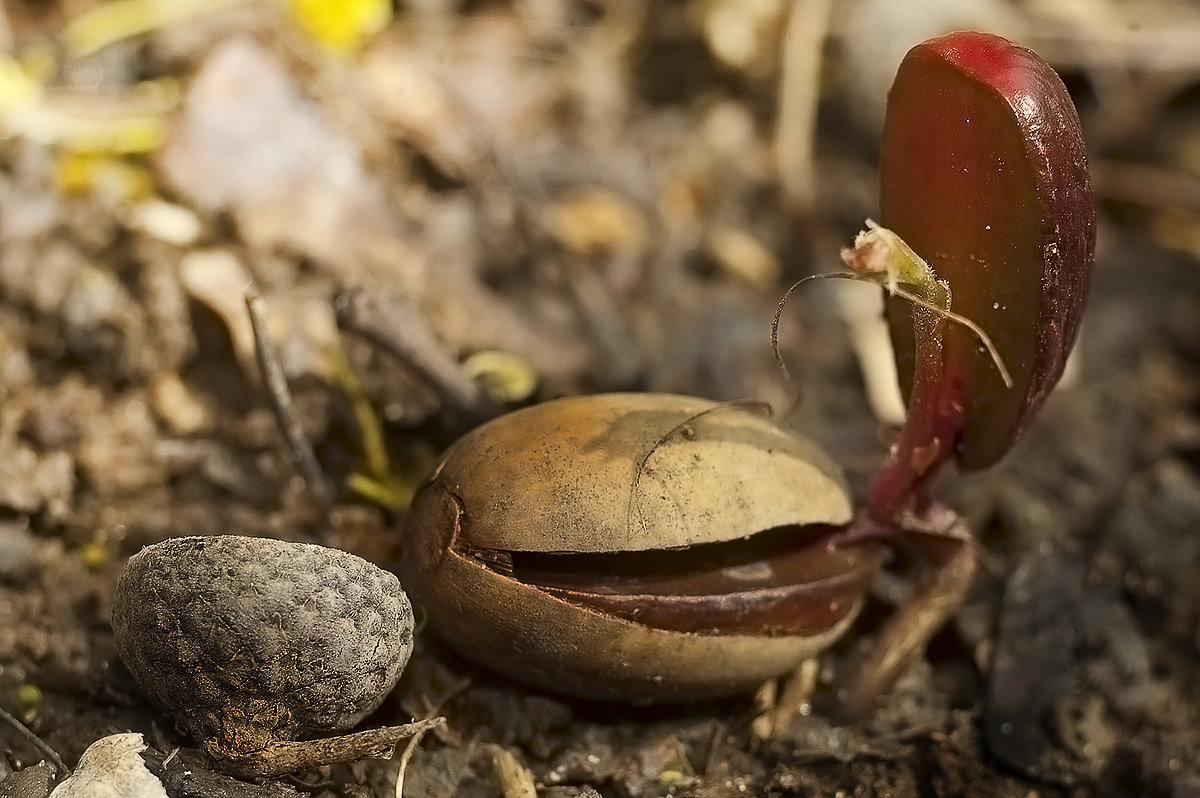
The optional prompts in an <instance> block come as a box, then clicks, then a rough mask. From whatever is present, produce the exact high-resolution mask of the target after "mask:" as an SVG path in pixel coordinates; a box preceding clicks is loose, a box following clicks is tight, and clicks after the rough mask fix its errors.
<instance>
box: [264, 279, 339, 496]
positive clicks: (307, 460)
mask: <svg viewBox="0 0 1200 798" xmlns="http://www.w3.org/2000/svg"><path fill="white" fill-rule="evenodd" d="M266 304H267V303H266V302H265V301H264V300H263V298H262V297H261V296H259V295H258V294H257V293H255V292H254V291H252V290H249V289H248V290H247V291H246V313H247V314H249V316H250V327H251V329H252V330H253V331H254V355H255V357H256V359H257V360H258V370H259V373H260V374H261V375H262V379H263V385H264V386H265V387H266V389H267V400H268V404H270V405H271V412H272V413H273V414H274V415H275V423H276V424H277V425H278V427H279V431H280V433H282V435H283V438H284V440H285V441H286V442H287V447H288V450H289V451H290V452H291V454H292V462H293V463H295V465H296V468H297V470H298V471H299V472H300V476H301V477H303V478H304V483H305V484H306V485H307V486H308V490H309V493H310V494H311V495H312V497H313V500H314V501H315V502H316V503H317V506H318V507H320V508H321V510H322V511H323V512H325V513H326V514H328V513H329V512H330V510H331V509H332V508H333V495H334V494H333V487H332V486H331V485H330V484H329V480H327V479H326V478H325V474H324V472H322V471H321V466H320V464H319V463H318V462H317V455H316V453H315V452H313V448H312V444H310V443H309V442H308V438H307V437H306V436H305V434H304V429H303V427H301V425H300V419H299V418H297V416H296V410H295V407H294V405H293V404H292V392H291V390H290V389H289V388H288V384H287V376H286V375H285V374H284V373H283V364H282V363H280V361H279V350H278V349H277V348H276V346H275V341H274V340H272V338H271V334H270V332H268V331H267V321H266Z"/></svg>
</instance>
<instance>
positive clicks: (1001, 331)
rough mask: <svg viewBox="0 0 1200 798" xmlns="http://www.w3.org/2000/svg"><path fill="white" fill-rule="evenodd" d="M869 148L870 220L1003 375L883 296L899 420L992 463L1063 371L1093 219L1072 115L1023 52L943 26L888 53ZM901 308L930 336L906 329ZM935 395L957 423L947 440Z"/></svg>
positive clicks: (1052, 79) (959, 332)
mask: <svg viewBox="0 0 1200 798" xmlns="http://www.w3.org/2000/svg"><path fill="white" fill-rule="evenodd" d="M881 160H882V163H881V171H880V174H881V178H880V205H881V222H882V223H883V225H884V226H885V227H887V228H890V229H891V230H893V231H895V232H896V233H897V234H899V235H900V237H901V238H903V239H904V241H906V242H907V243H908V245H909V246H911V247H912V249H913V250H914V251H915V252H916V253H917V254H919V255H920V256H921V257H922V258H924V259H925V260H926V261H928V263H929V265H930V266H931V267H932V268H933V271H934V272H935V273H936V275H937V277H938V278H940V279H941V280H945V281H946V282H948V283H949V286H950V289H951V294H952V300H951V301H952V306H953V310H954V312H955V313H957V314H960V315H961V316H965V317H966V318H968V319H970V320H971V321H973V322H974V323H975V324H977V325H978V326H979V327H980V328H982V330H984V331H986V333H987V334H988V336H990V338H991V340H992V341H993V342H994V343H995V346H996V348H997V350H998V351H999V354H1000V356H1001V358H1002V359H1003V362H1004V363H1005V365H1006V366H1007V367H1008V370H1009V371H1010V372H1011V374H1012V378H1013V382H1014V384H1013V386H1012V387H1011V388H1007V387H1006V386H1005V384H1004V382H1003V380H1002V378H1001V375H1000V372H999V370H998V369H997V368H996V364H995V363H994V361H993V358H992V356H991V355H990V354H989V353H988V351H987V350H986V348H985V347H984V346H983V345H982V343H981V341H980V338H979V336H978V335H977V334H975V333H973V332H972V331H970V330H968V329H966V328H964V327H963V326H962V325H954V324H947V323H946V322H945V320H944V319H940V320H939V319H933V318H928V317H926V318H924V319H922V318H920V317H921V316H922V315H923V314H928V311H927V310H922V309H920V308H916V309H914V308H913V307H912V306H911V305H910V304H907V303H905V302H904V301H903V300H899V299H896V298H893V299H891V300H889V308H888V316H889V323H890V325H891V330H892V337H893V341H894V342H895V345H896V353H897V354H896V360H897V365H898V367H899V372H900V375H901V382H902V385H903V388H904V391H905V393H906V395H908V398H909V416H910V424H914V423H915V424H917V425H921V424H925V425H926V426H928V427H929V429H930V433H929V434H930V436H931V437H936V436H942V437H943V439H942V440H940V441H932V440H931V441H930V442H929V446H928V447H927V448H928V450H929V451H935V450H941V449H946V447H947V446H952V449H951V450H949V451H948V452H947V456H952V457H954V458H955V459H957V460H958V462H959V464H960V465H961V466H963V467H965V468H981V467H984V466H988V465H991V464H992V463H994V462H995V461H996V460H998V459H1000V457H1002V456H1003V455H1004V453H1005V452H1006V451H1008V449H1009V447H1010V446H1011V445H1012V443H1013V441H1014V440H1015V439H1016V437H1017V435H1018V434H1019V433H1020V432H1021V430H1022V429H1023V428H1024V427H1025V426H1026V424H1027V423H1028V422H1029V420H1030V418H1031V417H1032V415H1033V414H1034V412H1035V411H1036V410H1037V409H1038V408H1039V407H1040V406H1041V404H1042V402H1043V400H1044V399H1045V398H1046V395H1047V394H1048V393H1049V392H1050V389H1051V388H1053V387H1054V384H1055V383H1056V382H1057V381H1058V379H1059V377H1060V376H1061V375H1062V370H1063V366H1064V364H1065V362H1066V358H1067V354H1068V353H1069V351H1070V349H1071V346H1072V344H1073V343H1074V341H1075V336H1076V333H1077V332H1078V329H1079V320H1080V317H1081V315H1082V313H1083V307H1084V301H1085V299H1086V295H1087V288H1088V282H1089V277H1090V274H1091V270H1092V258H1093V250H1094V248H1095V223H1096V211H1095V203H1094V198H1093V195H1092V187H1091V181H1090V178H1089V176H1088V170H1087V157H1086V153H1085V150H1084V144H1083V136H1082V133H1081V131H1080V127H1079V117H1078V115H1077V114H1076V112H1075V107H1074V106H1073V105H1072V103H1071V99H1070V97H1069V96H1068V94H1067V90H1066V88H1065V87H1064V86H1063V83H1062V81H1061V80H1060V79H1059V77H1058V75H1057V74H1055V72H1054V70H1053V69H1052V68H1051V67H1050V65H1049V64H1047V63H1046V62H1045V61H1044V60H1042V58H1041V57H1039V56H1038V55H1037V54H1036V53H1034V52H1033V51H1031V50H1028V49H1025V48H1023V47H1019V46H1017V45H1015V44H1013V43H1012V42H1010V41H1008V40H1006V39H1003V38H1000V37H998V36H993V35H990V34H984V33H971V32H961V33H952V34H950V35H947V36H943V37H940V38H937V39H931V40H929V41H927V42H924V43H922V44H919V45H917V46H916V47H914V48H913V49H912V50H911V51H909V53H908V55H907V56H906V57H905V58H904V61H903V63H901V65H900V69H899V71H898V72H897V74H896V79H895V82H894V83H893V85H892V90H891V93H890V94H889V96H888V106H887V117H886V122H885V125H884V134H883V147H882V155H881ZM914 321H915V322H916V326H917V328H922V329H923V330H924V331H925V332H924V333H923V334H924V335H929V334H930V332H929V331H930V330H933V331H935V334H936V335H938V336H940V341H936V342H933V343H930V342H928V341H926V342H921V343H919V342H918V341H917V339H916V337H915V336H914ZM939 344H940V346H939ZM950 408H952V409H953V413H951V415H954V416H956V417H957V418H956V419H955V421H954V422H953V425H957V435H956V437H955V439H954V440H952V441H947V440H945V439H944V437H945V435H946V432H947V429H946V428H947V422H946V418H947V417H948V415H947V414H948V413H950V411H949V410H948V409H950ZM938 413H940V414H941V417H942V421H940V422H937V421H933V422H930V421H922V419H928V418H931V417H933V416H935V415H937V414H938ZM908 432H912V430H909V431H908ZM951 434H952V435H953V434H954V430H951ZM906 437H907V438H909V439H910V441H912V440H914V438H913V436H912V435H906ZM910 448H914V451H915V450H916V449H917V448H924V447H920V446H914V447H910ZM916 470H918V471H921V470H924V469H922V468H918V469H916Z"/></svg>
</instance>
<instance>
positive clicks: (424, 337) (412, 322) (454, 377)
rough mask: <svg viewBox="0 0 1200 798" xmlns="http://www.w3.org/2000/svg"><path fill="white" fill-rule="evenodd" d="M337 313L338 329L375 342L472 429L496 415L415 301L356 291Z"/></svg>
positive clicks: (340, 303)
mask: <svg viewBox="0 0 1200 798" xmlns="http://www.w3.org/2000/svg"><path fill="white" fill-rule="evenodd" d="M335 312H336V314H337V322H338V326H339V327H341V328H342V329H346V330H350V331H352V332H354V333H357V334H358V335H361V336H363V337H365V338H367V339H368V340H370V341H373V342H374V343H375V344H377V345H378V346H379V347H381V348H382V349H383V351H385V352H387V353H388V354H389V355H391V356H392V357H394V358H395V359H396V360H398V361H399V362H400V363H401V364H403V365H404V366H405V367H407V368H409V369H411V370H412V371H413V372H414V373H416V374H417V375H418V376H419V377H420V378H421V379H422V380H424V381H425V383H426V384H427V385H428V386H429V387H430V388H432V389H433V390H434V391H436V392H437V394H438V396H439V398H440V399H441V400H442V402H444V403H445V404H447V405H449V406H450V407H451V408H453V409H454V410H455V411H457V412H458V413H459V414H460V415H462V416H463V418H464V419H466V420H467V421H468V422H469V425H473V424H475V423H478V422H479V421H482V420H484V419H487V418H491V417H492V416H494V415H496V408H495V407H494V406H493V405H492V402H491V401H490V400H489V399H488V398H487V396H485V395H484V393H483V391H481V390H480V389H479V386H478V385H476V384H475V383H474V382H473V381H472V380H471V379H470V378H468V377H467V376H466V375H465V374H463V372H462V369H460V368H459V366H458V362H457V361H456V360H455V359H454V357H453V356H452V355H451V354H450V353H449V352H447V351H446V350H445V347H443V346H442V344H441V342H440V341H438V340H437V338H436V336H435V335H434V334H433V331H432V330H430V329H429V326H428V324H427V323H426V321H425V319H424V317H423V316H422V315H421V313H420V311H419V310H418V308H416V306H414V305H413V304H412V303H411V302H407V301H405V300H403V299H401V298H399V297H386V296H382V297H381V296H378V295H376V294H371V293H368V292H366V291H363V290H354V291H347V292H346V293H344V294H342V295H341V296H339V297H338V298H337V301H336V304H335Z"/></svg>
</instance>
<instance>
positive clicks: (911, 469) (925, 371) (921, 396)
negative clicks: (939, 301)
mask: <svg viewBox="0 0 1200 798" xmlns="http://www.w3.org/2000/svg"><path fill="white" fill-rule="evenodd" d="M912 315H913V326H914V327H915V330H914V332H915V333H916V334H915V336H914V339H915V340H914V346H915V349H916V352H915V354H916V358H915V364H914V365H915V373H914V374H913V385H912V392H911V393H910V395H909V402H908V419H907V421H906V422H905V424H904V427H903V429H901V431H900V440H899V441H897V442H896V444H895V445H893V446H892V450H891V452H889V453H888V457H887V459H886V460H884V462H883V463H882V464H881V465H880V466H879V468H878V469H877V470H876V471H875V475H874V476H873V477H872V478H871V484H870V487H869V488H868V489H867V500H866V510H867V514H868V515H869V516H870V517H871V519H872V520H874V521H875V522H877V523H879V524H894V523H896V522H897V520H898V519H899V518H900V517H901V516H902V515H903V514H905V513H906V512H919V511H920V510H921V508H922V507H924V505H926V504H927V503H928V498H929V497H928V489H927V486H928V484H929V481H930V479H931V478H932V477H933V476H934V475H935V474H936V473H937V471H938V469H939V468H940V467H941V466H942V465H943V464H944V463H945V462H946V461H947V460H949V459H950V457H951V456H952V455H953V454H954V450H955V447H956V446H957V445H958V438H959V435H960V434H961V432H962V427H963V423H964V420H965V407H964V404H965V403H964V402H963V400H962V397H961V392H962V381H961V380H958V379H953V375H951V374H948V373H947V372H946V364H947V363H952V362H955V360H954V359H953V357H952V356H951V357H948V356H947V354H948V353H947V352H946V336H945V328H946V321H945V320H944V319H940V318H937V317H936V316H935V315H934V314H933V313H930V312H928V311H921V310H920V309H914V312H913V314H912ZM950 354H951V355H953V353H950Z"/></svg>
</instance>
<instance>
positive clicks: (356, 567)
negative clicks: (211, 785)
mask: <svg viewBox="0 0 1200 798" xmlns="http://www.w3.org/2000/svg"><path fill="white" fill-rule="evenodd" d="M113 631H114V633H115V635H116V642H117V648H118V650H119V651H120V654H121V658H122V659H123V660H124V662H125V664H126V665H127V666H128V667H129V670H130V671H131V672H132V673H133V675H134V677H135V678H136V679H137V681H138V683H139V684H140V685H141V686H142V688H143V689H144V690H145V691H146V693H147V694H148V695H149V696H150V697H151V698H152V699H153V700H154V701H155V702H156V703H157V704H158V705H159V706H160V707H162V709H163V710H164V711H165V712H167V713H168V714H170V715H172V716H173V717H175V718H177V719H178V720H180V721H181V722H182V723H183V724H184V725H185V726H186V727H187V728H188V730H189V731H190V732H191V733H192V734H193V736H195V737H196V739H197V740H198V741H199V742H200V743H202V744H203V745H204V747H205V748H206V749H207V750H209V752H210V753H217V754H234V755H238V754H242V753H246V752H252V751H256V750H260V749H262V748H264V747H266V746H267V745H269V744H271V743H273V742H277V741H280V740H295V739H299V738H300V737H301V736H306V735H311V734H314V733H318V732H325V731H331V730H339V729H345V728H348V727H350V726H353V725H354V724H356V723H357V722H358V721H360V720H361V719H362V718H363V717H365V716H366V715H367V714H368V713H370V712H371V711H372V710H374V709H375V708H376V707H378V706H379V704H380V703H381V702H382V701H383V699H384V698H385V697H386V696H387V694H388V693H389V692H390V691H391V689H392V687H393V686H394V685H395V683H396V680H397V679H398V678H399V676H400V672H401V671H402V670H403V668H404V665H405V664H406V663H407V662H408V657H409V655H410V654H411V652H412V632H413V615H412V609H411V607H410V606H409V603H408V599H407V597H406V596H405V595H404V592H403V591H402V590H401V588H400V583H399V582H398V581H397V579H396V577H395V576H394V575H392V574H390V573H388V572H386V571H383V570H381V569H379V568H377V567H375V566H374V565H372V564H370V563H368V562H367V561H365V560H363V559H361V558H359V557H356V556H354V555H352V554H349V553H347V552H344V551H338V550H336V549H330V548H326V547H323V546H315V545H309V544H303V543H288V542H284V541H279V540H271V539H265V538H249V537H238V536H233V535H225V536H205V537H186V538H176V539H173V540H167V541H164V542H162V543H158V544H156V545H154V546H150V547H148V548H146V549H143V550H142V551H141V552H139V553H138V554H136V555H134V556H133V557H131V558H130V560H129V563H128V564H127V565H126V567H125V569H124V571H123V572H122V573H121V576H120V578H119V580H118V582H117V586H116V592H115V594H114V597H113Z"/></svg>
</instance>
